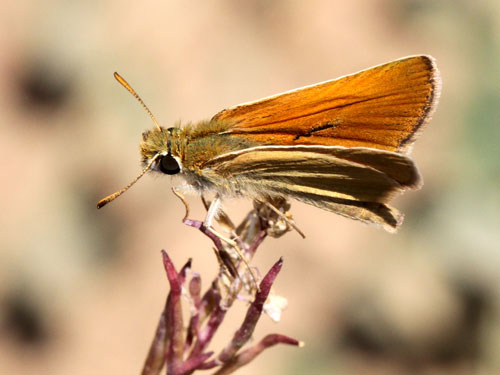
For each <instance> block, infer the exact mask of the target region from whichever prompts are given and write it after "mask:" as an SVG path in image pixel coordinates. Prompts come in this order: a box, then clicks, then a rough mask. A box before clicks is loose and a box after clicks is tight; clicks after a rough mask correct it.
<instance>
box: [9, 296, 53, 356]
mask: <svg viewBox="0 0 500 375" xmlns="http://www.w3.org/2000/svg"><path fill="white" fill-rule="evenodd" d="M1 308H2V310H4V311H3V313H2V315H3V321H2V331H6V332H7V334H8V335H9V336H11V337H13V338H14V339H15V340H17V341H18V343H19V344H21V345H27V346H32V347H35V346H36V347H42V346H44V345H45V344H46V343H47V341H48V339H49V335H48V330H47V327H46V324H45V319H44V317H43V313H42V310H41V309H40V307H39V306H38V304H37V303H36V302H35V301H34V299H33V298H31V297H30V295H29V294H26V293H22V292H21V293H19V292H15V293H13V294H11V295H10V296H7V298H6V300H4V301H3V305H2V307H1ZM2 336H3V335H2Z"/></svg>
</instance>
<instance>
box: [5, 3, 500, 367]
mask: <svg viewBox="0 0 500 375" xmlns="http://www.w3.org/2000/svg"><path fill="white" fill-rule="evenodd" d="M413 54H431V55H433V56H434V57H435V58H436V59H437V62H438V66H439V68H440V70H441V74H442V78H443V91H442V96H441V101H440V103H439V107H438V109H437V111H436V113H435V115H434V119H433V121H432V122H431V123H430V125H429V126H428V127H427V129H426V130H425V132H424V133H423V134H422V136H421V137H420V139H419V140H418V142H417V143H416V145H415V148H414V152H413V154H412V155H413V157H414V158H415V160H416V161H417V163H418V165H419V167H420V169H421V172H422V174H423V176H424V179H425V185H424V187H423V189H422V190H420V191H418V192H410V193H407V194H405V195H404V197H402V198H401V199H398V200H397V202H396V203H395V205H396V206H397V207H398V208H400V209H401V210H402V211H404V212H405V214H406V220H405V223H404V225H403V226H402V228H401V229H400V231H399V232H398V233H397V234H388V233H385V232H383V231H382V230H379V229H376V228H372V227H368V226H365V225H363V224H359V223H356V222H353V221H349V220H347V219H343V218H340V217H338V216H336V215H333V214H330V213H327V212H323V211H321V210H318V209H315V208H313V207H309V206H305V205H301V204H296V203H295V204H293V205H292V213H293V215H294V217H295V219H296V222H297V224H298V225H299V226H300V228H301V229H302V230H303V231H304V232H305V233H306V235H307V238H306V239H305V240H302V239H301V238H300V237H299V236H298V235H297V233H293V232H292V233H288V234H287V235H286V236H284V237H283V238H281V239H278V240H275V239H267V240H266V242H265V243H264V244H263V245H262V247H261V248H260V250H259V252H258V253H257V256H256V258H255V260H254V263H255V265H257V266H258V267H259V268H260V269H261V271H265V270H266V269H268V268H269V267H270V266H271V265H272V264H273V263H274V262H275V261H276V260H277V259H278V258H279V257H280V256H283V257H284V259H285V264H284V267H283V270H282V272H281V274H280V275H279V277H278V279H277V281H276V283H275V292H276V293H277V294H280V295H283V296H285V297H286V298H287V299H288V303H289V306H288V309H287V310H286V311H285V313H284V315H283V317H282V320H281V322H280V323H278V324H276V323H273V322H271V321H270V319H269V318H268V317H267V316H264V317H263V318H262V320H261V322H260V323H259V326H258V329H257V331H256V332H255V339H256V340H258V339H260V338H261V337H263V336H264V335H266V334H267V333H273V332H278V333H283V334H287V335H289V336H292V337H295V338H297V339H299V340H302V341H304V342H305V344H306V345H305V347H304V348H301V349H299V348H295V347H287V346H277V347H274V348H271V349H269V350H267V351H265V352H264V353H263V354H262V355H261V356H260V357H259V358H258V359H256V360H255V361H254V362H253V363H251V364H249V365H248V366H247V367H245V368H243V369H242V370H241V371H240V373H241V374H278V373H279V374H332V373H335V374H407V373H409V374H431V373H433V374H434V373H440V374H470V373H483V374H492V373H498V372H500V310H499V308H500V306H499V303H500V286H499V285H500V283H499V281H500V280H499V266H500V262H499V260H500V259H499V258H500V253H499V251H500V246H499V240H500V230H499V225H500V214H499V212H498V209H499V204H500V146H499V145H498V143H499V139H500V75H499V72H500V59H499V56H500V3H499V2H498V1H496V0H476V1H467V0H440V1H435V0H354V1H326V0H311V1H285V0H281V1H266V0H252V1H230V0H215V1H167V0H164V1H148V0H147V1H129V0H125V1H116V0H105V1H100V2H99V1H81V0H76V1H69V2H68V1H62V0H47V1H26V0H24V1H23V0H21V1H16V2H13V1H5V0H4V1H3V2H2V3H1V4H0V129H1V137H0V163H1V168H0V176H1V183H0V201H1V203H0V207H1V208H0V210H1V215H0V220H1V221H0V233H1V234H0V373H1V374H35V373H36V374H136V373H138V372H139V371H140V369H141V367H142V364H143V361H144V358H145V356H146V353H147V350H148V347H149V344H150V341H151V338H152V336H153V332H154V330H155V328H156V324H157V321H158V317H159V314H160V312H161V309H162V307H163V305H164V301H165V296H166V293H167V292H168V286H167V282H166V278H165V275H164V271H163V267H162V264H161V257H160V249H166V250H167V251H168V252H169V254H170V256H171V257H172V258H173V259H174V262H175V263H176V264H177V265H178V266H179V267H180V266H181V265H182V264H183V263H184V262H185V261H186V259H187V258H188V257H193V259H194V264H193V268H194V269H195V270H197V271H199V272H200V273H201V274H202V277H203V280H204V285H205V286H207V285H208V283H209V281H210V280H211V279H212V277H213V276H214V275H215V272H216V269H217V262H216V260H215V257H214V255H213V253H212V251H211V244H210V242H209V241H208V240H207V239H206V238H205V237H203V236H202V235H201V234H200V233H198V232H197V231H195V230H194V229H192V228H188V227H185V226H184V225H183V224H182V223H181V218H182V216H183V215H184V209H183V207H182V205H181V204H180V202H179V201H178V200H177V199H176V198H175V197H174V196H173V195H172V193H171V192H170V186H172V184H175V180H173V181H171V179H170V178H169V177H163V178H162V177H161V176H160V177H158V178H155V177H153V176H149V177H145V178H144V179H142V180H141V181H140V183H138V184H137V185H136V186H134V187H133V188H132V189H131V190H130V191H129V192H128V193H127V194H126V195H124V196H123V197H121V198H120V199H118V200H117V201H116V202H113V203H112V204H111V205H109V206H107V207H106V208H105V209H103V210H100V211H97V210H96V208H95V204H96V202H97V200H99V199H100V198H102V197H103V196H105V195H107V194H109V193H111V192H113V191H115V190H117V189H118V188H120V187H122V186H123V185H125V184H126V183H128V182H129V181H130V180H131V179H132V178H133V177H134V176H136V175H137V174H138V172H139V170H140V164H139V156H138V144H139V142H140V139H141V133H142V131H144V130H145V129H147V128H150V127H152V126H153V124H152V122H151V121H150V119H149V117H148V116H147V114H146V113H145V112H144V111H143V110H142V108H141V107H140V106H139V105H138V103H137V102H136V101H135V100H134V99H133V98H132V96H131V95H130V94H129V93H127V92H126V91H125V90H124V89H123V88H122V87H120V86H119V85H118V84H117V83H116V81H115V80H114V79H113V72H114V71H118V72H120V73H121V74H122V75H123V76H124V77H125V78H126V79H127V80H128V81H129V82H130V83H131V84H132V86H133V87H134V88H135V89H136V90H137V91H138V92H139V93H140V95H141V96H142V97H143V99H144V100H145V102H146V103H147V104H148V106H149V107H150V108H151V110H152V111H153V112H154V113H155V115H156V117H157V118H158V119H159V120H160V122H161V123H162V124H164V125H167V126H169V125H170V124H173V123H174V122H176V121H179V120H180V121H182V122H188V121H197V120H202V119H207V118H210V117H211V116H212V115H213V114H215V113H216V112H218V111H219V110H221V109H223V108H226V107H229V106H232V105H236V104H238V103H241V102H246V101H250V100H255V99H258V98H260V97H264V96H268V95H271V94H275V93H278V92H281V91H285V90H288V89H293V88H296V87H300V86H303V85H307V84H313V83H316V82H319V81H323V80H327V79H332V78H335V77H337V76H340V75H344V74H348V73H352V72H355V71H358V70H360V69H364V68H366V67H369V66H372V65H376V64H380V63H383V62H386V61H390V60H393V59H396V58H399V57H403V56H407V55H413ZM190 202H191V204H192V207H193V213H192V217H194V218H202V217H203V210H202V208H201V205H200V203H199V202H198V200H197V199H196V198H195V197H192V198H190ZM250 207H251V205H250V203H249V202H245V201H234V202H233V201H231V202H227V204H226V208H227V211H228V212H229V213H230V214H231V216H232V217H233V218H235V219H237V218H241V217H242V216H243V212H245V211H246V210H248V209H250ZM234 310H235V311H231V312H230V314H229V315H228V316H227V320H228V321H227V322H226V323H225V324H224V327H223V328H222V329H221V330H220V331H219V332H218V333H217V336H216V338H215V341H214V345H213V349H214V350H218V349H220V348H221V347H222V346H223V345H224V344H225V343H226V342H227V341H228V340H229V338H230V337H231V335H232V333H233V332H234V329H235V328H236V327H237V326H238V323H239V322H240V321H241V319H242V317H243V314H244V311H245V304H244V303H243V302H241V303H239V306H237V307H236V308H235V309H234Z"/></svg>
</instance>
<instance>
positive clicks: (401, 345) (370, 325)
mask: <svg viewBox="0 0 500 375" xmlns="http://www.w3.org/2000/svg"><path fill="white" fill-rule="evenodd" d="M449 287H450V292H451V293H452V294H453V295H454V296H455V297H456V299H457V301H458V302H459V306H460V314H459V316H458V317H457V318H456V319H454V321H453V322H452V323H453V324H452V325H451V328H450V329H447V330H443V331H442V332H439V333H437V332H433V331H431V330H429V334H432V335H433V336H432V337H420V338H412V337H409V336H407V335H405V334H404V333H403V332H400V331H399V330H398V328H397V325H396V324H395V323H394V322H393V321H392V320H391V317H390V314H387V311H384V310H383V309H380V308H379V307H377V305H376V303H373V301H370V298H369V297H367V298H365V299H363V302H361V301H360V300H358V302H357V303H354V304H353V305H351V306H350V307H348V308H347V309H346V310H345V311H344V315H343V319H342V323H341V326H340V330H339V335H338V339H337V340H338V341H337V342H338V344H339V345H340V348H341V349H342V350H344V351H348V352H351V353H352V354H355V355H356V354H357V355H359V356H360V357H361V358H364V359H368V358H372V359H373V360H374V361H375V362H377V363H378V362H380V361H386V362H387V363H397V364H399V366H401V367H402V368H406V369H408V370H409V371H413V370H423V369H429V368H443V369H453V368H456V367H457V366H463V365H465V366H467V367H469V368H473V367H474V365H475V364H477V363H478V362H479V361H480V360H481V353H482V348H481V342H482V334H483V332H484V331H483V328H484V325H485V323H486V322H487V319H488V312H490V311H491V309H490V305H491V300H492V296H491V295H489V293H487V292H486V291H485V290H484V289H482V288H480V287H474V286H471V285H468V284H464V283H453V282H452V283H451V284H450V285H449ZM438 308H439V307H437V309H438ZM360 311H362V313H360ZM446 323H449V322H446ZM336 346H337V345H336Z"/></svg>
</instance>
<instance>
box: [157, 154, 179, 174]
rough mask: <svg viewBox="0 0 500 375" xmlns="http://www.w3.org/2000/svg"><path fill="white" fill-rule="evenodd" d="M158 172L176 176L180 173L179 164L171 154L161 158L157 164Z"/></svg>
mask: <svg viewBox="0 0 500 375" xmlns="http://www.w3.org/2000/svg"><path fill="white" fill-rule="evenodd" d="M159 167H160V171H162V172H163V173H165V174H177V173H179V172H180V171H181V167H180V166H179V163H178V162H177V160H175V158H174V157H173V156H172V155H171V154H167V155H164V156H162V158H161V159H160V163H159Z"/></svg>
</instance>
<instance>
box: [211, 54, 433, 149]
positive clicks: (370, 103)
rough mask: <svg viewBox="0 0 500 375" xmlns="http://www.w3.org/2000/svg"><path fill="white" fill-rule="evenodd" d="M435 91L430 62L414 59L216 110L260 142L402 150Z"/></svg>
mask: <svg viewBox="0 0 500 375" xmlns="http://www.w3.org/2000/svg"><path fill="white" fill-rule="evenodd" d="M439 92H440V77H439V72H438V70H437V68H436V65H435V63H434V59H433V58H432V57H428V56H414V57H408V58H404V59H401V60H396V61H392V62H390V63H387V64H384V65H379V66H376V67H374V68H370V69H367V70H364V71H361V72H359V73H355V74H352V75H348V76H345V77H342V78H339V79H335V80H332V81H327V82H324V83H320V84H316V85H313V86H307V87H304V88H300V89H296V90H293V91H289V92H286V93H283V94H278V95H275V96H272V97H269V98H266V99H263V100H259V101H256V102H252V103H247V104H242V105H239V106H236V107H234V108H230V109H226V110H223V111H221V112H219V113H218V114H217V115H215V116H214V117H213V119H212V120H213V121H217V122H221V121H224V122H227V123H229V124H230V130H228V131H227V133H229V134H231V135H234V136H244V137H245V138H246V139H250V140H253V141H256V142H258V143H261V144H268V145H270V144H272V145H300V144H302V145H325V146H345V147H369V148H377V149H382V150H388V151H396V152H404V151H406V150H407V149H408V146H410V145H411V143H412V142H413V141H414V139H415V134H416V133H417V131H418V130H419V129H420V128H421V127H422V125H423V124H425V122H426V119H427V118H428V117H429V116H430V114H431V112H432V111H433V109H434V107H435V105H436V103H437V100H438V97H439Z"/></svg>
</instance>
